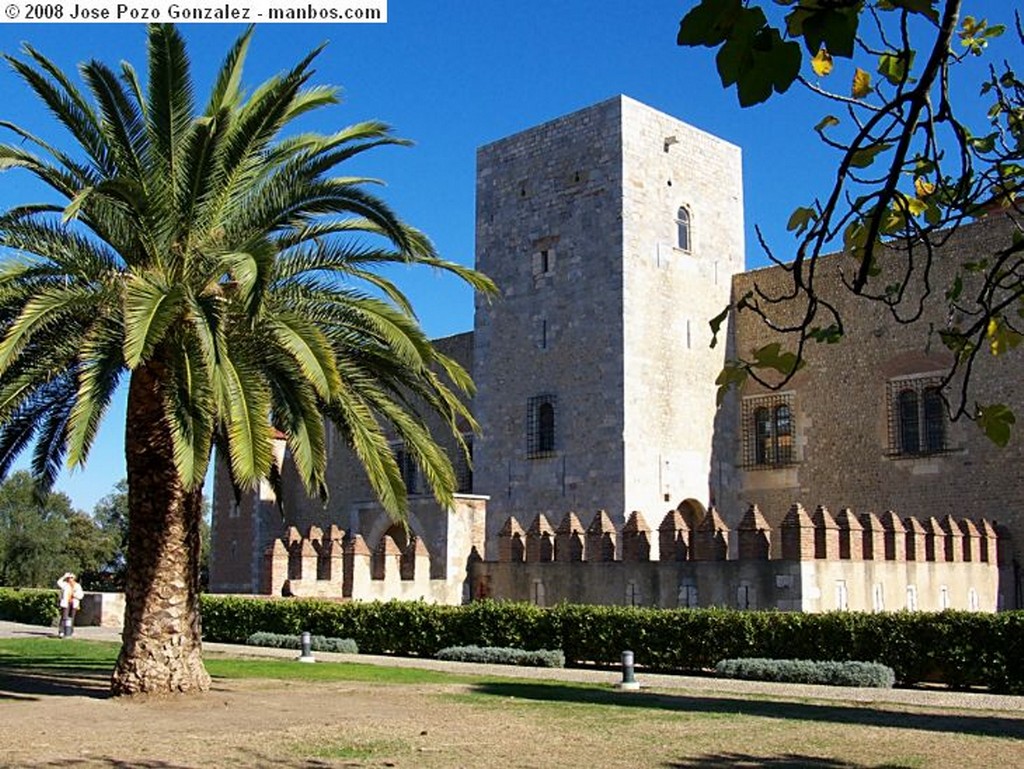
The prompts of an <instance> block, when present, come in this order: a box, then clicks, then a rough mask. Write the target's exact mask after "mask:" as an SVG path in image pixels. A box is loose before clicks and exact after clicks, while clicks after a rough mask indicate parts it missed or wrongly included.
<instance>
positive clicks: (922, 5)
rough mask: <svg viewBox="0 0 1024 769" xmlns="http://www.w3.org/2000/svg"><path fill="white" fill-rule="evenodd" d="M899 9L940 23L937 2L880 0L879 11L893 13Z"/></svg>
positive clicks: (926, 0) (927, 0) (925, 0)
mask: <svg viewBox="0 0 1024 769" xmlns="http://www.w3.org/2000/svg"><path fill="white" fill-rule="evenodd" d="M897 8H899V9H901V10H904V11H909V12H910V13H917V14H920V15H921V16H924V17H925V18H927V19H929V20H930V21H933V22H934V23H936V24H938V23H939V11H938V9H937V8H936V7H935V0H879V3H878V9H879V10H881V11H892V10H895V9H897Z"/></svg>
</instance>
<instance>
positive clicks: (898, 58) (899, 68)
mask: <svg viewBox="0 0 1024 769" xmlns="http://www.w3.org/2000/svg"><path fill="white" fill-rule="evenodd" d="M914 53H915V51H909V54H908V52H905V51H900V52H899V53H883V54H882V55H881V56H879V57H878V74H879V75H881V76H882V77H884V78H885V79H886V80H888V81H889V82H890V83H892V84H893V85H899V84H900V83H902V82H903V81H904V79H906V80H907V82H913V81H914V78H907V72H908V70H909V69H910V67H912V66H913V65H914Z"/></svg>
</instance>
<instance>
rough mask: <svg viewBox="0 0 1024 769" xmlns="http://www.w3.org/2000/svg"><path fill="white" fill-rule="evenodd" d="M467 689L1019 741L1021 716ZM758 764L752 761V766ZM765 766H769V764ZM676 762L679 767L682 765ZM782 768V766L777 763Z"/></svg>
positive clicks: (549, 688)
mask: <svg viewBox="0 0 1024 769" xmlns="http://www.w3.org/2000/svg"><path fill="white" fill-rule="evenodd" d="M473 688H474V691H477V692H479V693H481V694H489V695H493V696H496V697H504V698H508V697H516V698H520V699H531V700H540V701H547V702H552V701H555V702H578V703H591V704H596V705H618V706H620V707H637V708H655V709H660V710H671V711H677V712H687V713H722V714H731V715H748V716H760V717H762V718H778V719H786V720H802V721H822V722H827V723H834V724H853V725H859V726H878V727H890V728H892V727H895V728H898V729H917V730H920V731H927V732H944V733H949V732H951V733H957V734H971V735H977V736H982V737H1003V738H1005V739H1014V740H1024V714H1022V717H1021V718H1012V717H1006V716H995V715H990V714H988V713H985V714H978V715H973V714H970V713H949V712H941V711H940V712H930V711H928V709H927V708H921V709H920V711H919V712H912V711H908V710H906V709H904V708H903V707H902V706H898V705H893V706H892V707H891V708H887V707H885V706H872V705H844V704H838V703H829V704H820V703H814V702H785V701H778V700H753V699H744V698H742V697H727V696H719V697H707V696H691V695H680V694H655V693H643V692H639V693H629V694H627V693H623V692H615V691H609V690H600V689H587V688H581V687H576V686H559V685H553V684H544V683H519V682H485V683H482V684H478V685H476V686H474V687H473ZM759 760H763V759H759ZM710 765H714V764H709V766H710ZM726 765H728V764H726ZM759 765H760V764H754V766H759ZM766 765H767V766H774V764H766ZM680 766H684V764H681V765H680ZM783 766H785V765H784V764H783ZM811 766H814V764H811ZM826 766H827V764H826ZM840 766H843V765H840Z"/></svg>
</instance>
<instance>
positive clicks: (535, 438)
mask: <svg viewBox="0 0 1024 769" xmlns="http://www.w3.org/2000/svg"><path fill="white" fill-rule="evenodd" d="M556 406H557V399H556V398H555V396H554V395H552V394H550V393H547V394H544V395H537V396H534V397H533V398H530V400H529V401H528V402H527V406H526V456H528V457H530V458H531V459H533V458H539V457H550V456H553V455H554V453H555V412H556Z"/></svg>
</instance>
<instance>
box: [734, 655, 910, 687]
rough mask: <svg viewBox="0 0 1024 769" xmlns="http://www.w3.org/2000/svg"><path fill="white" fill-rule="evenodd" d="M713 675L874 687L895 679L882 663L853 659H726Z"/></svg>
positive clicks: (889, 683) (883, 685)
mask: <svg viewBox="0 0 1024 769" xmlns="http://www.w3.org/2000/svg"><path fill="white" fill-rule="evenodd" d="M715 674H716V675H718V676H720V677H722V678H743V679H746V680H748V681H780V682H783V683H791V684H824V685H826V686H869V687H873V688H877V689H890V688H892V685H893V683H895V680H896V678H895V674H894V673H893V670H892V668H890V667H887V666H886V665H880V664H878V663H877V662H853V661H848V662H831V661H825V662H821V661H815V660H769V659H761V658H749V659H730V660H722V661H721V662H719V663H718V664H717V665H715Z"/></svg>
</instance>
